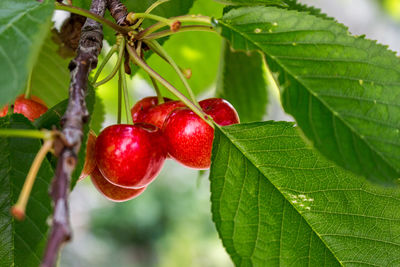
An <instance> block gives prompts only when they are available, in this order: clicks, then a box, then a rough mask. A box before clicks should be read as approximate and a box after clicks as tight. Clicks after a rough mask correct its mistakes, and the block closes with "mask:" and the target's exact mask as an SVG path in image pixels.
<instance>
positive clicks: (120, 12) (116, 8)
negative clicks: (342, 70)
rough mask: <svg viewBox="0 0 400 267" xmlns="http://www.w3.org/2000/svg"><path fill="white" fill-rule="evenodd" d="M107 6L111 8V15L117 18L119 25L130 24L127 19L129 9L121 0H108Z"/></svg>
mask: <svg viewBox="0 0 400 267" xmlns="http://www.w3.org/2000/svg"><path fill="white" fill-rule="evenodd" d="M107 8H108V9H109V10H110V13H111V16H112V17H113V18H114V19H115V21H116V22H117V24H118V25H120V26H128V23H127V21H126V16H127V15H128V11H127V9H126V7H125V5H124V4H122V3H121V2H120V1H119V0H108V3H107Z"/></svg>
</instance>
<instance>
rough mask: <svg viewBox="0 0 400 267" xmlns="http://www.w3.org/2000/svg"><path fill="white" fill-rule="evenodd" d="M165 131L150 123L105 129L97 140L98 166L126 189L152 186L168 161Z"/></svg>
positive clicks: (106, 175) (110, 179) (122, 125)
mask: <svg viewBox="0 0 400 267" xmlns="http://www.w3.org/2000/svg"><path fill="white" fill-rule="evenodd" d="M166 154H167V153H166V146H165V141H164V137H163V135H162V134H161V131H160V130H159V129H158V128H157V127H155V126H153V125H150V124H145V123H137V124H134V125H127V124H119V125H112V126H109V127H107V128H105V129H104V130H103V131H102V132H101V133H100V135H99V136H98V137H97V141H96V146H95V158H96V164H97V167H98V168H99V170H100V172H101V173H102V174H103V176H104V177H105V178H106V179H107V180H108V181H109V182H111V183H112V184H114V185H117V186H121V187H125V188H140V187H143V186H146V185H148V184H149V183H150V182H151V181H152V180H153V179H154V178H155V177H156V175H157V174H158V173H159V172H160V170H161V168H162V166H163V163H164V161H165V158H166Z"/></svg>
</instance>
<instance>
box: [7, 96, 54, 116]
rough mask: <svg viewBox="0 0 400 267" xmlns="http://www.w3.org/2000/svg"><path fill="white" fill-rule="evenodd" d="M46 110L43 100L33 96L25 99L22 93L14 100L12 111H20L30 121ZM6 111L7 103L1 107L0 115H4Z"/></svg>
mask: <svg viewBox="0 0 400 267" xmlns="http://www.w3.org/2000/svg"><path fill="white" fill-rule="evenodd" d="M46 111H47V107H46V106H45V104H44V102H43V101H42V100H41V99H40V98H38V97H35V96H32V97H31V98H30V99H26V98H25V97H24V95H20V96H18V97H17V99H16V100H15V102H14V113H21V114H22V115H24V116H25V117H27V118H28V119H29V120H30V121H34V120H35V119H37V118H39V117H40V116H41V115H42V114H43V113H45V112H46ZM7 113H8V105H6V106H5V107H3V109H2V110H1V111H0V117H4V116H6V115H7Z"/></svg>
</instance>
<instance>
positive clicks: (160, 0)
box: [132, 0, 169, 29]
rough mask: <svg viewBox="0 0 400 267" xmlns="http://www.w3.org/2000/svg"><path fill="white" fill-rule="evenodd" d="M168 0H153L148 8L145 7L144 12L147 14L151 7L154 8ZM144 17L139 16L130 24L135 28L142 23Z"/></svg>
mask: <svg viewBox="0 0 400 267" xmlns="http://www.w3.org/2000/svg"><path fill="white" fill-rule="evenodd" d="M168 1H169V0H159V1H156V2H154V3H153V4H152V5H151V6H149V8H147V9H146V11H145V12H144V13H146V14H149V13H151V11H153V9H155V8H156V7H158V6H159V5H161V4H164V3H166V2H168ZM143 20H144V18H140V19H139V20H138V22H136V23H135V25H133V26H132V28H133V29H136V28H138V27H139V26H140V24H142V22H143Z"/></svg>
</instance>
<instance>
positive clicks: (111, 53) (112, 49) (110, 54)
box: [92, 45, 118, 84]
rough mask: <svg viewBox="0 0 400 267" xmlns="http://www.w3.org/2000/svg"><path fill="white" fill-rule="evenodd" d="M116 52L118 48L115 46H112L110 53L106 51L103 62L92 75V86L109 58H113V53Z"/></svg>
mask: <svg viewBox="0 0 400 267" xmlns="http://www.w3.org/2000/svg"><path fill="white" fill-rule="evenodd" d="M117 51H118V46H117V45H113V46H112V47H111V49H110V51H108V53H107V55H106V56H105V57H104V59H103V61H102V62H101V65H100V67H99V68H98V69H97V71H96V74H95V75H94V78H93V82H92V83H93V84H95V83H96V81H97V79H98V78H99V76H100V73H101V72H102V70H103V69H104V67H105V66H106V65H107V63H108V61H109V60H110V58H111V57H112V56H113V54H114V53H115V52H117Z"/></svg>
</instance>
